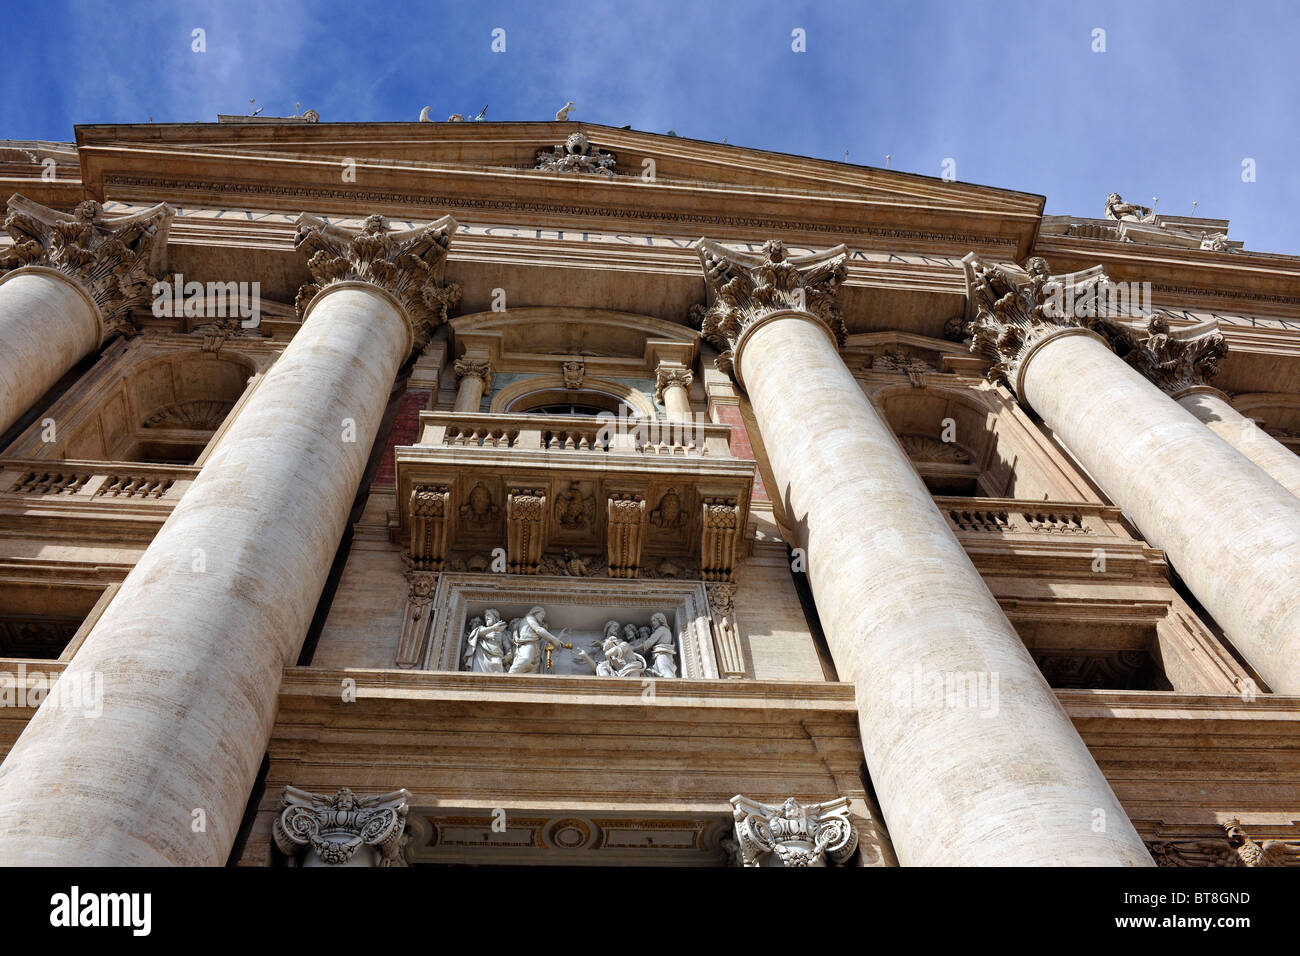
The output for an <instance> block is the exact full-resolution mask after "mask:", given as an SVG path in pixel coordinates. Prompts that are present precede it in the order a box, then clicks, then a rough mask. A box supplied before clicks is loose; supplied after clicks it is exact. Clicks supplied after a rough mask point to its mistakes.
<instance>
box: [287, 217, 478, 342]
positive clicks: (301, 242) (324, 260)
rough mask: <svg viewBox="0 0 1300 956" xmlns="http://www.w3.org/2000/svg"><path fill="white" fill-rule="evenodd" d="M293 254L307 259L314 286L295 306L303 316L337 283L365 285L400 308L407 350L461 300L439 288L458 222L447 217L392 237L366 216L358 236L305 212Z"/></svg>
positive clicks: (378, 220) (379, 220)
mask: <svg viewBox="0 0 1300 956" xmlns="http://www.w3.org/2000/svg"><path fill="white" fill-rule="evenodd" d="M297 225H298V234H297V235H296V236H295V237H294V240H293V245H294V248H295V249H299V250H301V251H302V252H303V253H304V254H306V255H308V256H309V258H308V259H307V268H308V269H309V270H311V274H312V279H313V280H315V281H313V282H309V283H307V284H306V285H304V286H303V287H302V288H301V289H299V290H298V297H297V299H296V300H295V302H294V305H295V307H296V308H297V310H298V314H299V315H302V314H303V313H304V312H305V311H306V308H307V304H308V303H309V302H310V301H311V300H312V298H313V297H314V296H315V295H316V294H317V293H318V292H320V291H321V290H323V289H327V288H329V287H330V286H331V285H335V284H337V283H340V282H368V283H370V284H371V285H375V286H378V287H379V288H381V289H383V290H384V291H385V292H387V293H389V294H390V295H391V296H392V297H393V298H394V299H396V300H397V301H398V302H399V303H401V306H402V309H403V311H404V312H405V318H406V321H407V323H408V324H409V326H410V330H411V350H412V352H418V351H420V350H422V349H423V348H424V347H425V346H426V345H427V344H428V343H429V335H430V333H431V332H432V331H433V329H434V328H435V327H437V326H438V325H440V324H442V323H443V322H445V321H447V312H448V310H450V309H451V308H453V307H454V306H455V305H456V303H458V302H459V301H460V286H458V285H457V284H456V283H454V282H451V283H444V282H443V273H444V270H445V268H446V264H447V252H448V250H449V249H450V248H451V239H452V236H454V235H455V234H456V230H457V229H458V228H459V223H457V222H456V220H455V219H453V218H451V216H443V217H442V218H441V219H439V220H438V221H437V222H433V223H430V224H429V225H427V226H424V227H422V228H417V229H407V230H405V231H402V232H392V231H390V230H389V228H388V221H387V220H386V219H385V218H384V217H383V216H368V217H367V218H366V221H365V225H363V226H362V227H361V231H360V232H353V231H352V230H350V229H343V228H340V227H339V226H331V225H328V224H327V223H326V222H325V220H323V219H318V218H316V217H315V216H309V215H307V214H306V213H304V214H303V215H301V216H299V217H298V224H297Z"/></svg>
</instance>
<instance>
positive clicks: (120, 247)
mask: <svg viewBox="0 0 1300 956" xmlns="http://www.w3.org/2000/svg"><path fill="white" fill-rule="evenodd" d="M173 215H174V210H173V209H172V207H171V206H168V205H167V204H166V203H159V204H158V205H156V206H153V207H151V208H149V209H145V210H142V211H141V212H138V213H135V214H134V215H130V216H122V217H120V218H115V219H106V218H104V207H103V206H101V205H100V204H99V203H97V202H95V201H94V200H93V199H88V200H86V201H85V202H83V203H80V204H78V205H77V207H76V209H75V210H73V212H72V213H71V214H68V213H65V212H59V211H58V210H56V209H50V208H49V207H48V206H42V205H41V204H40V203H35V202H32V201H31V200H30V199H26V198H24V197H23V196H20V195H17V194H15V195H13V196H11V197H10V198H9V214H8V215H7V216H6V217H5V231H6V232H8V233H9V235H10V236H11V237H12V238H13V240H14V245H13V248H12V249H10V250H9V251H8V253H7V254H0V255H3V260H2V261H0V271H7V270H9V269H15V268H19V267H21V266H45V267H47V268H50V269H55V270H57V271H59V272H62V273H63V274H64V275H66V276H68V277H69V278H71V279H74V280H76V282H78V283H79V284H80V285H81V286H82V287H83V288H85V290H86V291H87V292H88V293H89V294H90V297H91V298H92V299H93V300H94V301H95V304H96V305H97V306H99V310H100V313H101V315H102V317H103V327H102V329H101V339H105V338H108V336H110V335H112V334H114V333H116V332H125V333H128V334H129V333H131V332H133V331H135V327H134V326H133V325H132V324H131V321H130V313H131V310H132V309H134V308H136V307H138V306H142V305H145V304H147V303H148V302H149V301H150V300H151V297H152V295H153V286H154V283H155V282H157V281H158V279H157V277H158V276H160V275H162V273H163V272H165V271H166V269H165V257H166V251H167V235H168V232H169V230H170V229H171V221H172V216H173Z"/></svg>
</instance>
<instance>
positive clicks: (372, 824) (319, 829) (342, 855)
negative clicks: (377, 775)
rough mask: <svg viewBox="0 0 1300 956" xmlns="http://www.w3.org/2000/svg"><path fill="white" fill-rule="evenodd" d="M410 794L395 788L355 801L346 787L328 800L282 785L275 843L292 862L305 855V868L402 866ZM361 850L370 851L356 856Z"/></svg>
mask: <svg viewBox="0 0 1300 956" xmlns="http://www.w3.org/2000/svg"><path fill="white" fill-rule="evenodd" d="M410 796H411V795H410V794H409V793H407V792H406V791H405V790H394V791H393V792H391V793H383V794H379V795H378V796H374V797H358V796H357V795H356V794H354V793H353V792H352V791H351V790H349V789H348V788H347V787H343V788H341V789H340V790H338V791H337V792H336V793H334V795H333V796H326V795H325V794H322V793H311V792H310V791H307V790H301V789H299V788H298V787H285V788H284V794H283V796H282V797H281V801H280V814H279V816H277V817H276V818H275V824H274V826H273V828H272V829H273V832H274V837H275V845H276V846H277V847H279V849H280V852H281V853H283V854H284V855H285V856H287V857H289V858H290V859H292V860H294V861H295V862H297V861H299V858H300V857H303V859H302V863H303V864H304V865H308V866H311V865H323V866H348V865H352V866H406V858H405V854H404V852H403V851H404V849H405V845H406V812H407V807H408V801H409V799H410ZM363 847H370V848H373V849H372V850H371V851H370V852H369V853H362V854H358V851H359V850H362V848H363ZM367 857H369V859H368V860H367Z"/></svg>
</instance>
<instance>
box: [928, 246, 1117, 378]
mask: <svg viewBox="0 0 1300 956" xmlns="http://www.w3.org/2000/svg"><path fill="white" fill-rule="evenodd" d="M962 266H963V268H964V270H965V274H966V314H965V316H964V317H963V318H962V319H961V320H960V321H957V322H954V323H952V326H950V327H949V328H948V329H947V330H946V331H947V332H948V333H949V334H950V335H951V336H952V337H953V338H958V339H969V340H970V349H971V351H972V352H975V353H977V354H980V355H983V356H984V357H986V358H988V359H989V360H990V361H991V362H992V366H991V367H990V368H989V371H988V378H989V380H990V381H1002V382H1005V383H1006V384H1007V385H1009V386H1010V387H1011V388H1012V389H1017V386H1018V377H1019V374H1020V369H1021V365H1022V363H1023V362H1024V359H1025V357H1026V356H1027V355H1028V354H1029V352H1030V351H1031V350H1032V349H1033V348H1034V347H1035V346H1036V345H1038V344H1039V343H1041V342H1042V341H1044V340H1045V339H1047V338H1050V337H1051V336H1053V335H1057V334H1060V333H1062V332H1063V331H1066V330H1070V329H1086V330H1088V331H1096V332H1098V333H1099V334H1101V335H1102V336H1103V337H1106V336H1107V335H1109V334H1110V333H1111V332H1112V326H1111V325H1110V323H1108V322H1107V321H1106V316H1105V314H1104V313H1105V311H1106V309H1105V305H1104V303H1105V301H1106V298H1107V291H1108V289H1109V288H1110V286H1111V282H1110V279H1109V278H1108V277H1107V276H1106V274H1105V273H1104V272H1103V271H1102V269H1101V266H1094V267H1093V268H1091V269H1085V270H1083V271H1080V272H1073V273H1069V274H1068V275H1061V276H1054V275H1052V274H1051V272H1050V270H1049V269H1048V266H1047V262H1046V261H1045V260H1044V259H1041V258H1039V257H1037V256H1035V257H1033V258H1031V259H1029V260H1028V262H1026V263H1025V268H1023V269H1022V268H1020V267H1019V266H1016V265H1012V264H1010V263H997V264H992V265H990V264H988V263H985V262H984V261H983V260H982V259H980V258H979V257H978V256H977V255H975V253H973V252H972V253H968V254H967V255H966V256H965V257H964V258H963V259H962Z"/></svg>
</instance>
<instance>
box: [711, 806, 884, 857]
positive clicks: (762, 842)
mask: <svg viewBox="0 0 1300 956" xmlns="http://www.w3.org/2000/svg"><path fill="white" fill-rule="evenodd" d="M731 807H732V816H733V818H734V820H735V826H736V842H737V844H738V848H739V851H740V858H741V862H742V865H744V866H788V867H808V866H826V865H827V861H828V860H829V861H830V862H831V863H843V862H844V861H845V860H847V859H848V858H849V857H850V856H852V855H853V851H854V850H856V849H857V848H858V831H857V828H856V827H855V826H854V825H853V821H852V818H851V816H850V814H849V800H848V797H838V798H836V799H834V800H828V801H826V802H825V803H800V802H799V801H798V800H796V799H794V798H793V797H791V798H790V799H788V800H786V801H785V802H784V803H783V804H781V805H780V806H779V807H778V806H772V805H770V804H766V803H759V802H758V801H757V800H751V799H749V798H748V797H744V796H739V795H737V796H734V797H732V798H731Z"/></svg>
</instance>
